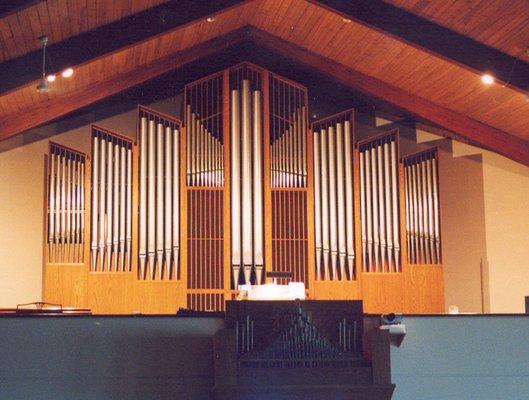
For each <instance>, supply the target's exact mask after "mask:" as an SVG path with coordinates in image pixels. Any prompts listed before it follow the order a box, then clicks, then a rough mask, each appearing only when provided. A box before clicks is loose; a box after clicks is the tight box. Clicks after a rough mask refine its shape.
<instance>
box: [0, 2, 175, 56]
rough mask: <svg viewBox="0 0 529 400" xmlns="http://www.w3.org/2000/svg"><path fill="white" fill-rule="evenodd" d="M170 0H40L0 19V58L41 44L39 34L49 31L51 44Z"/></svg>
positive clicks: (29, 50) (23, 51)
mask: <svg viewBox="0 0 529 400" xmlns="http://www.w3.org/2000/svg"><path fill="white" fill-rule="evenodd" d="M167 1H168V0H142V1H141V2H135V3H134V4H131V3H130V2H129V3H128V6H127V2H125V1H123V0H105V1H103V2H102V1H97V0H85V1H79V0H77V1H68V2H67V1H66V0H47V1H42V2H38V3H37V4H34V5H32V6H30V7H27V8H24V9H22V10H20V11H18V12H16V13H13V14H10V15H8V16H6V17H4V18H2V19H0V38H1V39H2V40H1V41H0V43H2V46H0V47H2V48H3V49H5V50H4V52H0V62H3V61H6V60H9V59H12V58H16V57H19V56H21V55H23V54H25V53H29V52H31V51H34V50H37V49H39V48H40V43H39V41H38V39H37V38H38V37H39V36H41V35H44V34H46V35H47V36H48V38H49V44H53V43H57V42H60V41H62V40H65V39H68V38H69V37H71V36H75V35H78V34H80V33H83V32H87V31H89V30H92V29H96V28H98V27H100V26H103V25H106V24H109V23H111V22H113V21H116V20H118V19H121V18H124V17H127V16H129V15H132V14H136V13H138V12H141V11H144V10H146V9H148V8H151V7H154V6H157V5H159V4H162V3H165V2H167Z"/></svg>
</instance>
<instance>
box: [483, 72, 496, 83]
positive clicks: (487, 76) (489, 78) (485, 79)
mask: <svg viewBox="0 0 529 400" xmlns="http://www.w3.org/2000/svg"><path fill="white" fill-rule="evenodd" d="M481 82H483V83H484V84H485V85H492V84H493V83H494V77H493V76H492V75H491V74H483V75H481Z"/></svg>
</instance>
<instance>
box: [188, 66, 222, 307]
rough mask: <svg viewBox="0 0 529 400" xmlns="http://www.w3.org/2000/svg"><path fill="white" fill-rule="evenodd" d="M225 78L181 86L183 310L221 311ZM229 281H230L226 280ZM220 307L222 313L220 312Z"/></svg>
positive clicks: (204, 80) (220, 77) (211, 77)
mask: <svg viewBox="0 0 529 400" xmlns="http://www.w3.org/2000/svg"><path fill="white" fill-rule="evenodd" d="M225 75H226V73H219V74H214V75H213V76H210V77H206V78H204V79H201V80H199V81H197V82H193V83H190V84H188V85H186V87H185V100H184V111H185V126H186V146H187V147H186V175H187V176H186V194H185V198H186V204H187V213H188V214H187V215H188V219H187V238H186V241H187V288H188V291H187V293H188V295H187V306H188V307H190V308H194V309H200V310H222V309H223V307H224V289H225V280H226V277H225V276H224V272H225V254H224V253H225V252H226V251H227V249H225V243H226V239H225V230H226V229H225V225H224V223H225V218H226V210H227V207H226V206H225V205H226V201H228V200H227V199H226V195H227V190H226V187H225V186H226V181H227V179H229V178H228V177H226V171H225V159H226V158H227V156H226V151H227V146H226V145H225V144H226V141H227V129H226V127H225V124H226V123H227V122H228V121H229V119H228V117H227V116H226V115H225V109H224V107H225V97H226V96H227V91H228V89H227V88H226V86H227V85H228V78H227V77H226V76H225ZM228 279H229V278H228ZM219 305H220V308H218V307H219Z"/></svg>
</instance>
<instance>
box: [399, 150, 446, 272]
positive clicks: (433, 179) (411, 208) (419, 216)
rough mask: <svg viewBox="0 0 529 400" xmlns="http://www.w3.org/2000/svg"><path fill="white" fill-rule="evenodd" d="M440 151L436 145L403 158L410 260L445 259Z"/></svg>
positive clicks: (437, 262)
mask: <svg viewBox="0 0 529 400" xmlns="http://www.w3.org/2000/svg"><path fill="white" fill-rule="evenodd" d="M437 154H438V152H437V149H436V148H433V149H428V150H425V151H422V152H419V153H415V154H412V155H409V156H406V157H405V158H404V159H403V163H404V171H405V177H406V196H405V198H406V237H407V240H408V242H409V243H410V245H409V246H408V260H409V263H410V264H439V263H441V248H440V243H441V237H440V229H439V226H440V222H439V221H440V215H439V180H438V175H437V164H438V161H437Z"/></svg>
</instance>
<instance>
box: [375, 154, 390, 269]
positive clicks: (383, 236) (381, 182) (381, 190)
mask: <svg viewBox="0 0 529 400" xmlns="http://www.w3.org/2000/svg"><path fill="white" fill-rule="evenodd" d="M382 149H383V146H378V147H377V149H376V152H377V165H378V182H377V186H378V199H379V208H378V212H379V221H380V232H379V234H380V261H381V265H380V266H381V268H380V269H381V270H382V272H384V268H385V258H386V248H387V244H386V230H385V227H387V226H388V223H387V222H388V221H386V213H385V207H386V203H385V202H384V179H383V173H384V171H383V170H384V163H383V156H382ZM388 220H389V214H388Z"/></svg>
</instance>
